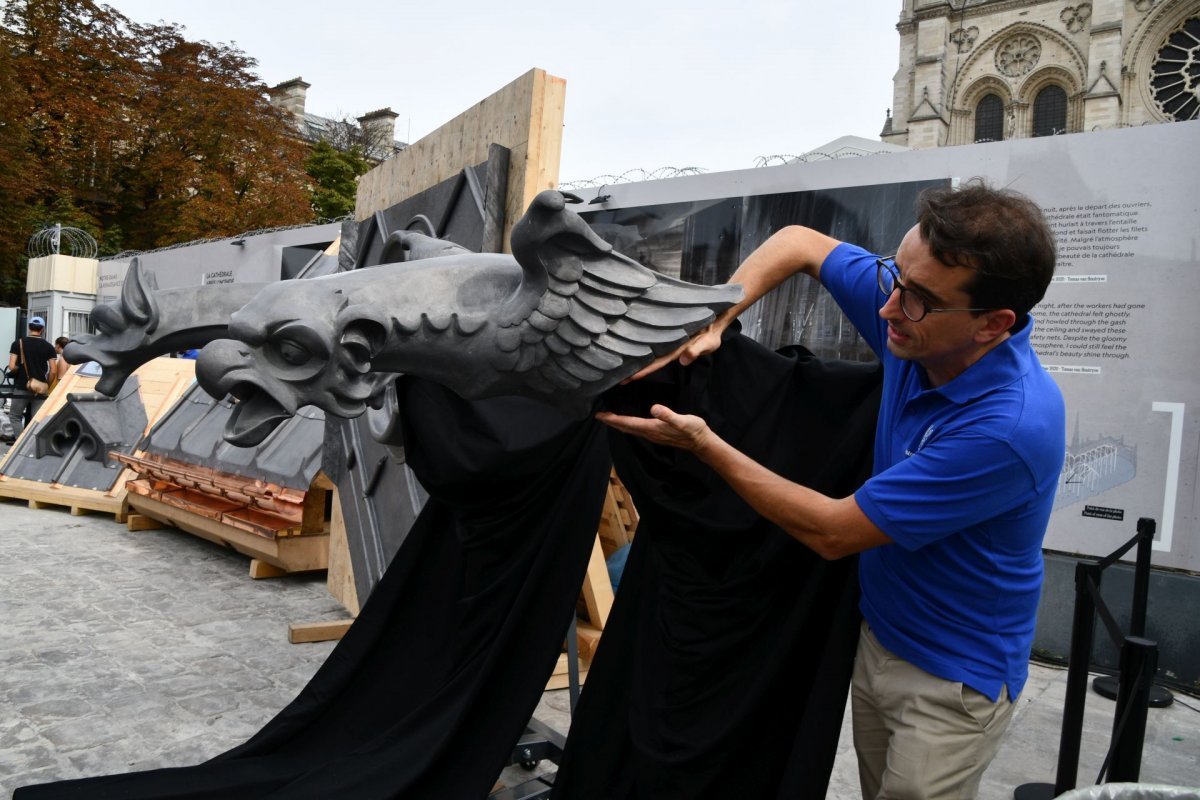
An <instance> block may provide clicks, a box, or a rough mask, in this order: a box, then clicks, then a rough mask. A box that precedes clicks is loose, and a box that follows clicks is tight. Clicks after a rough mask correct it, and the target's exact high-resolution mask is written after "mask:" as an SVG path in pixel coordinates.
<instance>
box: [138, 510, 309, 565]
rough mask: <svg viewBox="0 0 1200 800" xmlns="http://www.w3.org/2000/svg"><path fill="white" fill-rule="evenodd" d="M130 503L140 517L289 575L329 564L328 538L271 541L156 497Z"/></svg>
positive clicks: (282, 537)
mask: <svg viewBox="0 0 1200 800" xmlns="http://www.w3.org/2000/svg"><path fill="white" fill-rule="evenodd" d="M129 504H130V506H131V507H132V508H133V509H134V510H135V511H136V512H138V513H139V514H143V515H145V516H148V517H153V518H154V519H157V520H159V521H161V522H165V523H168V524H169V525H172V526H174V527H176V528H179V529H180V530H183V531H186V532H187V533H190V534H192V535H193V536H199V537H200V538H201V539H207V540H208V541H210V542H214V543H216V544H219V545H223V546H225V547H231V548H233V549H234V550H237V551H238V552H239V553H242V554H244V555H248V556H250V557H251V558H257V559H259V560H260V561H265V562H267V563H268V564H274V565H275V566H277V567H279V568H281V569H283V570H284V571H285V572H308V571H310V570H318V569H325V568H326V566H328V564H329V537H328V536H324V535H313V536H280V537H278V538H276V539H267V538H266V537H263V536H258V535H255V534H253V533H250V532H249V531H244V530H242V529H241V528H235V527H233V526H231V525H226V524H224V523H222V522H219V521H217V520H215V519H210V518H208V517H202V516H200V515H199V514H194V513H192V512H190V511H187V510H185V509H182V508H177V507H176V506H173V505H171V504H169V503H164V502H163V501H161V500H156V499H154V498H153V497H146V496H145V495H140V494H131V495H130V496H129Z"/></svg>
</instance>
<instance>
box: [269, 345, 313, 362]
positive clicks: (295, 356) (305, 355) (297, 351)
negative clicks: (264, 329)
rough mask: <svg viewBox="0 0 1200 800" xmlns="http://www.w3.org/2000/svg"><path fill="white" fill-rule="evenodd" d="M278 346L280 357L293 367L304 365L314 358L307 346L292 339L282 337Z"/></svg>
mask: <svg viewBox="0 0 1200 800" xmlns="http://www.w3.org/2000/svg"><path fill="white" fill-rule="evenodd" d="M277 346H278V348H279V357H280V358H282V359H283V360H284V361H286V362H287V363H288V364H290V365H291V366H293V367H301V366H304V365H305V364H307V363H308V360H309V359H310V358H312V354H311V353H309V352H308V348H307V347H305V346H304V345H302V344H300V343H298V342H295V341H293V340H291V339H280V340H279V342H278V345H277Z"/></svg>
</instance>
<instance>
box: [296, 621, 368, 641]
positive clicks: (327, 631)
mask: <svg viewBox="0 0 1200 800" xmlns="http://www.w3.org/2000/svg"><path fill="white" fill-rule="evenodd" d="M352 622H354V620H352V619H337V620H333V621H332V622H293V623H292V624H291V625H288V641H289V642H291V643H292V644H303V643H304V642H330V641H334V640H336V639H341V638H342V637H343V636H345V635H346V631H348V630H350V624H351V623H352Z"/></svg>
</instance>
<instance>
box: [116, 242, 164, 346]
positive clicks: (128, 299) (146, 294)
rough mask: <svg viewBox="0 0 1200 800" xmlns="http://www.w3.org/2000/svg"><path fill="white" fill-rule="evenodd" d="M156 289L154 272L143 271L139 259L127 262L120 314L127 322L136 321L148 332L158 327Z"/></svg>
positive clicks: (156, 282)
mask: <svg viewBox="0 0 1200 800" xmlns="http://www.w3.org/2000/svg"><path fill="white" fill-rule="evenodd" d="M157 290H158V281H156V280H155V278H154V273H152V272H143V270H142V263H141V260H140V259H137V258H135V259H134V260H133V261H131V262H129V270H128V271H127V272H126V273H125V282H124V283H122V284H121V315H122V316H123V317H124V318H125V320H126V321H127V322H130V321H131V322H135V323H137V325H138V326H139V327H141V328H143V329H144V330H145V332H146V333H148V334H149V333H154V329H155V328H157V327H158V317H159V314H158V303H157V302H156V301H155V300H154V292H155V291H157Z"/></svg>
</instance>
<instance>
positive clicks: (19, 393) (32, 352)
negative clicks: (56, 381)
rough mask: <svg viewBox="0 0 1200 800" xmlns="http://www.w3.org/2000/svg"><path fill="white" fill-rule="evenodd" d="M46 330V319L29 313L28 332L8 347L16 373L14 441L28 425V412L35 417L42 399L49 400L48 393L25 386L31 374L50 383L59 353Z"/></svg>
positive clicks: (12, 417)
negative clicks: (36, 391) (46, 395)
mask: <svg viewBox="0 0 1200 800" xmlns="http://www.w3.org/2000/svg"><path fill="white" fill-rule="evenodd" d="M45 332H46V320H44V319H42V318H41V317H30V318H29V335H27V336H22V337H20V338H18V339H16V340H14V341H13V343H12V347H10V348H9V349H8V372H9V374H10V375H12V376H13V387H14V388H13V396H12V399H11V400H10V401H9V405H8V418H9V420H10V421H11V422H12V435H13V439H12V441H16V440H17V439H18V438H20V436H21V431H23V430H24V429H25V414H26V412H28V414H29V418H30V419H32V418H33V415H35V414H37V412H38V409H39V408H41V407H42V403H44V402H46V397H45V395H37V394H34V393H33V392H31V391H29V389H27V388H26V384H27V383H28V382H29V379H30V378H37V379H38V380H40V381H45V382H47V383H49V382H50V376H51V375H53V372H52V370H53V369H54V362H55V360H56V359H57V357H58V355H57V353H55V352H54V345H52V344H50V343H49V342H47V341H46V338H45V336H44V334H45ZM22 350H23V351H24V356H22ZM10 444H11V442H10Z"/></svg>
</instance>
